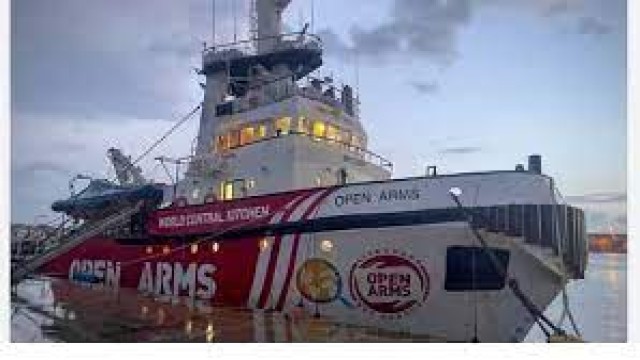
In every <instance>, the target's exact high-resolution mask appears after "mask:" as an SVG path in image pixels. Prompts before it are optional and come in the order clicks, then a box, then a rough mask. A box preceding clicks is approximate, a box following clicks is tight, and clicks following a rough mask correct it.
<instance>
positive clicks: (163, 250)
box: [162, 245, 171, 255]
mask: <svg viewBox="0 0 640 360" xmlns="http://www.w3.org/2000/svg"><path fill="white" fill-rule="evenodd" d="M169 252H171V249H170V248H169V246H167V245H165V246H164V247H162V253H163V254H165V255H167V254H168V253H169Z"/></svg>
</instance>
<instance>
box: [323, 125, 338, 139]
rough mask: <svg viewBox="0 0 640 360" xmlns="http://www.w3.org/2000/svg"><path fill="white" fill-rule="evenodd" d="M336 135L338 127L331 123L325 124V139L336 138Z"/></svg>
mask: <svg viewBox="0 0 640 360" xmlns="http://www.w3.org/2000/svg"><path fill="white" fill-rule="evenodd" d="M337 136H338V129H337V128H336V127H335V126H333V125H327V135H326V137H327V139H329V140H336V138H337Z"/></svg>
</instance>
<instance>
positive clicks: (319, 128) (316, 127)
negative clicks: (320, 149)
mask: <svg viewBox="0 0 640 360" xmlns="http://www.w3.org/2000/svg"><path fill="white" fill-rule="evenodd" d="M325 129H326V126H325V125H324V123H323V122H322V121H318V120H317V121H314V122H313V136H315V137H318V138H322V137H324V132H325Z"/></svg>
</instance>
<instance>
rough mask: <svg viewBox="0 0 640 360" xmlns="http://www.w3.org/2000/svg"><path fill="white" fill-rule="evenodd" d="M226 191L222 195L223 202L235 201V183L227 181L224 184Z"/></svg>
mask: <svg viewBox="0 0 640 360" xmlns="http://www.w3.org/2000/svg"><path fill="white" fill-rule="evenodd" d="M223 189H224V191H223V194H222V199H223V200H232V199H233V182H232V181H227V182H225V183H224V188H223Z"/></svg>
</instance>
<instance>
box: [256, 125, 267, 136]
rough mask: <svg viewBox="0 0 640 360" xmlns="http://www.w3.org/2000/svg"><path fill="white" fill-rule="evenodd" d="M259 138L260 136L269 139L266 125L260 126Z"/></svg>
mask: <svg viewBox="0 0 640 360" xmlns="http://www.w3.org/2000/svg"><path fill="white" fill-rule="evenodd" d="M258 136H260V138H266V137H267V126H266V125H264V124H261V125H259V126H258Z"/></svg>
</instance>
